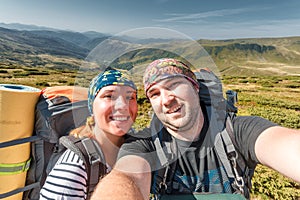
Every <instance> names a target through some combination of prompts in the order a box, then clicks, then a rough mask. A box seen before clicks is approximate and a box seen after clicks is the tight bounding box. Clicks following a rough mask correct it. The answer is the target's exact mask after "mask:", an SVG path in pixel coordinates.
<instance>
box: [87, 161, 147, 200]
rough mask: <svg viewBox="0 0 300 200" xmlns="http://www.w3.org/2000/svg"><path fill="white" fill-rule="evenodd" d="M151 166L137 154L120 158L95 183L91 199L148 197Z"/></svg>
mask: <svg viewBox="0 0 300 200" xmlns="http://www.w3.org/2000/svg"><path fill="white" fill-rule="evenodd" d="M150 184H151V167H150V165H149V163H148V162H147V161H146V160H145V159H143V158H141V157H138V156H125V157H122V158H120V159H119V160H118V161H117V163H116V166H115V167H114V169H113V170H112V171H111V172H110V173H109V174H108V175H106V176H105V177H104V178H103V179H102V180H101V181H100V182H99V184H98V185H97V187H96V190H95V192H94V193H93V196H92V199H94V200H97V199H101V200H103V199H109V200H117V199H137V200H142V199H149V194H150Z"/></svg>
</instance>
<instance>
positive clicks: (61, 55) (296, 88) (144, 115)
mask: <svg viewBox="0 0 300 200" xmlns="http://www.w3.org/2000/svg"><path fill="white" fill-rule="evenodd" d="M32 34H33V33H31V32H23V31H13V30H8V29H5V30H4V29H1V28H0V83H11V84H23V85H28V86H33V87H37V88H44V87H48V86H55V85H75V84H80V85H82V86H86V87H87V86H88V84H89V81H90V80H91V78H92V77H93V76H95V75H96V74H98V73H99V69H98V68H97V67H95V68H92V69H90V70H85V69H83V68H82V66H83V65H84V63H85V62H84V58H85V56H86V55H87V54H88V53H89V50H90V49H89V48H93V47H95V46H96V45H97V44H98V43H99V42H100V41H102V40H103V39H101V38H97V37H96V38H95V37H92V38H89V37H88V38H87V37H82V36H80V35H77V34H76V35H73V36H74V37H75V36H76V39H75V41H76V42H75V43H74V42H72V41H71V40H66V38H69V36H68V35H66V34H68V33H64V36H63V37H61V36H60V34H57V33H56V34H52V33H51V32H47V34H46V35H47V36H45V35H44V36H42V35H40V34H38V35H34V34H33V35H32ZM35 34H36V33H35ZM44 34H45V33H44ZM80 38H82V40H84V42H83V41H77V40H80ZM73 39H74V38H73ZM198 42H199V43H200V44H201V45H202V46H203V47H204V48H205V49H206V51H207V52H208V53H209V55H210V56H211V58H212V59H213V61H214V62H215V63H216V65H217V66H218V68H219V70H220V72H221V75H222V76H221V78H222V81H223V83H224V88H225V90H227V89H233V90H235V91H237V92H238V94H239V98H238V99H239V101H238V104H237V106H238V108H239V113H238V114H239V115H258V116H262V117H264V118H267V119H269V120H271V121H273V122H275V123H278V124H280V125H283V126H286V127H291V128H297V129H300V113H299V111H300V37H290V38H263V39H237V40H222V41H212V40H199V41H198ZM82 44H85V45H86V47H83V46H80V45H82ZM118 45H120V44H118ZM172 49H173V50H174V51H176V52H181V54H180V55H186V54H188V55H191V56H193V57H195V59H198V53H199V52H196V51H195V52H194V51H193V49H189V48H185V47H184V46H178V45H177V43H176V42H174V44H173V46H172ZM176 56H178V55H174V54H173V53H172V52H165V51H161V50H157V49H144V50H142V51H134V52H129V53H128V54H125V55H123V56H121V57H120V58H118V59H116V60H115V62H114V63H113V64H118V66H121V68H123V69H131V68H132V67H134V68H133V69H134V70H135V73H136V74H142V73H143V68H144V67H145V66H146V64H147V63H148V62H149V61H152V60H154V59H157V58H160V57H176ZM199 64H203V63H201V62H200V61H199ZM203 67H205V64H203ZM78 69H80V70H78ZM135 78H136V81H138V82H139V83H140V82H141V79H140V78H141V77H137V76H136V77H135ZM139 85H140V84H139ZM139 88H140V89H139V92H138V103H139V114H138V118H137V121H136V123H135V125H134V126H135V128H137V129H140V128H142V127H145V126H147V125H148V124H149V120H150V115H149V113H151V107H150V104H149V102H148V100H147V98H146V97H145V95H144V92H143V90H142V87H141V85H140V87H139ZM253 180H254V182H253V192H252V195H253V197H257V198H258V199H297V198H299V197H300V185H299V184H296V183H294V182H293V181H291V180H289V179H287V178H284V177H282V176H280V175H279V174H278V173H276V172H274V171H272V170H270V169H267V168H265V167H262V166H259V167H258V168H257V170H256V172H255V177H254V179H253Z"/></svg>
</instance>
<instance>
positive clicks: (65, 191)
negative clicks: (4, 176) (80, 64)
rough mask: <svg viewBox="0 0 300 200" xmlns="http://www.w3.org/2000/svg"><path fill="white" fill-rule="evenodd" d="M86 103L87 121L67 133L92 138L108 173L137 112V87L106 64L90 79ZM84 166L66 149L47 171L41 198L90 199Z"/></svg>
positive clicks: (73, 153)
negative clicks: (49, 170)
mask: <svg viewBox="0 0 300 200" xmlns="http://www.w3.org/2000/svg"><path fill="white" fill-rule="evenodd" d="M88 105H89V111H90V114H91V116H90V117H89V118H88V119H87V123H86V125H84V126H82V127H79V128H77V129H74V130H73V131H71V133H70V135H72V136H74V137H77V138H91V139H93V141H94V142H95V143H96V147H97V148H100V151H102V153H103V155H104V160H105V163H103V164H104V165H105V167H106V173H109V172H110V170H111V167H112V166H113V165H114V164H115V162H116V157H117V153H118V151H119V147H120V146H121V144H122V143H123V142H124V136H125V134H126V133H127V132H129V131H131V126H132V124H133V123H134V121H135V119H136V116H137V110H138V108H137V88H136V86H135V84H134V83H133V82H132V81H131V80H130V79H128V78H126V77H125V76H124V75H123V74H122V73H121V72H120V71H118V70H115V69H112V68H107V69H106V70H105V71H104V72H103V73H101V74H99V75H98V76H96V77H95V78H94V79H93V80H92V81H91V83H90V87H89V92H88ZM92 169H93V168H92ZM87 170H88V169H86V166H85V164H84V162H83V160H82V159H81V158H80V156H78V155H77V154H76V153H75V152H74V151H72V150H70V149H68V150H66V151H65V152H64V154H63V155H62V156H61V157H60V159H59V160H58V161H57V163H56V165H55V166H54V168H53V169H52V171H51V172H50V174H49V175H48V177H47V179H46V182H45V184H44V186H43V188H42V190H41V192H40V199H49V198H50V199H52V198H54V199H78V198H80V199H89V198H90V194H91V192H92V191H93V188H89V187H88V186H87V185H88V176H87V174H88V173H87Z"/></svg>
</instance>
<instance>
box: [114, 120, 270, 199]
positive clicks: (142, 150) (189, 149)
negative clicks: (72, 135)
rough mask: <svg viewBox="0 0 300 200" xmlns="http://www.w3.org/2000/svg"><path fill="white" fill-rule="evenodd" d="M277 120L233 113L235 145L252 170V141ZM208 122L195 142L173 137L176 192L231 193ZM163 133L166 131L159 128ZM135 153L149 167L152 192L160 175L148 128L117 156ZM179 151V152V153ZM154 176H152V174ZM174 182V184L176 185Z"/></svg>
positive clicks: (255, 163) (253, 162) (253, 158)
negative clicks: (175, 152)
mask: <svg viewBox="0 0 300 200" xmlns="http://www.w3.org/2000/svg"><path fill="white" fill-rule="evenodd" d="M272 126H276V124H274V123H272V122H270V121H268V120H266V119H263V118H261V117H254V116H247V117H236V118H234V120H233V129H234V135H235V139H236V149H237V150H238V151H239V152H240V153H241V155H242V156H243V157H244V158H245V160H246V164H247V165H248V166H249V167H250V168H251V169H253V170H254V168H255V166H256V165H257V164H258V163H259V161H258V159H257V157H256V155H255V151H254V145H255V141H256V139H257V137H258V136H259V135H260V134H261V133H262V132H263V131H264V130H266V129H267V128H269V127H272ZM207 127H208V126H207V124H206V125H205V126H204V127H203V129H202V131H201V133H200V138H199V139H198V140H197V141H194V142H192V143H191V142H187V141H182V140H178V139H176V146H177V152H179V153H177V154H176V155H177V156H178V160H177V167H176V171H175V173H174V178H173V180H174V183H176V184H173V187H174V185H175V188H176V187H177V188H178V191H179V192H184V193H188V192H212V193H232V192H233V189H232V187H231V183H232V181H233V180H230V179H229V177H228V176H227V174H226V171H225V169H224V167H223V166H222V163H221V161H220V160H219V157H218V156H217V153H216V152H215V150H214V148H213V145H214V142H213V141H212V139H211V137H209V135H208V134H206V133H207ZM162 131H164V133H163V134H168V133H167V131H166V129H162ZM132 154H134V155H138V156H142V157H143V158H145V159H146V160H147V161H148V162H149V164H150V166H151V167H152V172H153V176H152V186H151V191H152V193H156V191H158V183H159V182H160V180H158V181H157V180H154V179H161V178H162V177H160V176H157V175H155V174H157V170H158V169H159V166H158V160H159V159H158V157H157V153H156V149H155V145H154V142H153V139H152V138H151V131H150V129H144V130H143V131H140V132H138V133H137V134H136V135H134V136H132V137H129V138H128V139H127V140H126V142H125V144H123V145H122V147H121V150H120V152H119V156H118V157H119V158H121V157H123V156H126V155H132ZM179 155H180V156H179ZM153 177H154V178H153ZM176 185H177V186H176Z"/></svg>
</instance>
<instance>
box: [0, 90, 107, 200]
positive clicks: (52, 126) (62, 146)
mask: <svg viewBox="0 0 300 200" xmlns="http://www.w3.org/2000/svg"><path fill="white" fill-rule="evenodd" d="M51 90H52V91H51V92H50V93H51V94H49V93H48V94H47V92H45V90H44V92H42V94H41V95H40V98H39V100H38V102H37V104H36V109H35V124H34V133H33V135H32V136H31V137H28V138H22V139H18V140H13V141H9V142H5V143H1V144H0V145H1V146H0V147H1V148H5V147H8V146H11V145H19V144H23V143H27V142H30V143H31V160H30V166H29V169H28V172H27V177H26V184H25V186H24V187H22V188H17V189H15V190H13V191H9V192H7V193H5V194H0V198H5V197H9V196H12V195H15V194H17V193H20V192H23V199H25V200H28V199H30V200H32V199H39V192H40V189H41V187H42V186H43V184H44V182H45V179H46V177H47V174H48V173H49V172H50V171H51V169H52V168H53V166H54V165H55V163H56V161H57V160H58V158H59V157H60V155H62V154H63V152H64V151H65V150H66V148H69V149H71V150H72V151H74V152H75V153H77V154H78V155H79V156H80V158H81V159H82V160H83V161H84V163H85V166H86V169H87V175H88V195H90V194H91V193H92V191H93V189H94V187H95V186H96V184H97V183H98V181H99V178H100V177H101V176H102V175H104V174H105V173H106V166H105V164H103V163H105V160H104V156H103V154H102V152H101V149H100V148H99V146H98V143H97V142H96V141H94V140H93V139H90V138H81V139H78V138H74V137H73V136H68V135H69V132H70V131H71V130H72V129H74V128H77V127H79V126H82V125H84V124H85V123H86V118H87V117H88V116H89V115H90V114H89V111H88V103H87V100H84V99H82V98H81V99H80V98H79V100H76V101H73V100H72V99H71V98H70V96H69V95H65V96H64V92H65V91H66V90H69V91H68V92H69V93H72V91H73V90H74V88H73V87H72V86H66V87H64V88H63V90H61V88H59V87H58V89H57V91H56V88H55V87H52V88H51ZM71 90H72V91H71ZM62 91H63V92H62ZM70 91H71V92H70ZM81 91H84V92H86V94H87V90H82V89H81ZM60 92H62V94H60ZM54 93H55V95H53V94H54ZM86 94H84V95H82V96H87V95H86ZM85 99H86V98H85ZM99 149H100V151H99ZM28 164H29V163H28Z"/></svg>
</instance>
